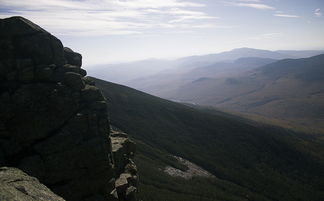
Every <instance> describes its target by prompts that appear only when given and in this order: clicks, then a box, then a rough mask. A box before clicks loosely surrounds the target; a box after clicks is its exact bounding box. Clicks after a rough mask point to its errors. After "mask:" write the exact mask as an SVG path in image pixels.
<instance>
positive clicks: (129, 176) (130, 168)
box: [110, 128, 138, 201]
mask: <svg viewBox="0 0 324 201" xmlns="http://www.w3.org/2000/svg"><path fill="white" fill-rule="evenodd" d="M110 139H111V144H112V153H113V157H114V161H115V169H116V170H115V171H116V173H117V175H119V177H118V178H117V179H116V182H115V186H116V190H117V194H118V197H119V199H121V200H126V201H133V200H136V196H135V194H136V192H137V186H138V176H137V167H136V165H135V163H134V161H133V160H132V158H133V156H134V153H135V151H136V147H135V143H134V142H133V141H132V140H130V139H129V138H128V136H127V134H126V133H124V132H122V131H120V130H117V129H115V128H114V129H112V130H111V135H110Z"/></svg>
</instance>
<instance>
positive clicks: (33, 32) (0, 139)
mask: <svg viewBox="0 0 324 201" xmlns="http://www.w3.org/2000/svg"><path fill="white" fill-rule="evenodd" d="M0 37H1V38H0V101H1V104H0V120H1V121H0V166H15V167H19V168H20V169H21V170H23V171H25V172H26V173H28V174H29V175H31V176H34V177H37V178H38V179H39V180H40V181H41V182H42V183H44V184H45V185H47V186H48V187H49V188H50V189H51V190H53V191H54V192H55V193H56V194H58V195H60V196H62V197H63V198H64V199H66V200H69V201H91V200H96V201H100V200H103V201H108V200H115V199H117V198H118V199H119V200H120V201H122V200H123V201H124V200H128V198H126V197H127V195H128V194H129V195H130V194H131V192H133V190H132V191H130V190H128V191H127V189H133V188H130V187H132V186H133V187H134V188H136V187H137V183H138V182H137V181H138V179H137V169H136V165H135V164H134V163H133V161H132V159H131V158H132V157H133V154H134V152H135V144H134V143H133V142H132V141H131V140H129V139H128V138H127V135H126V134H124V133H120V134H118V135H117V134H116V135H115V137H113V138H110V137H109V133H110V127H109V121H108V117H107V104H106V99H105V97H104V96H103V94H102V92H101V91H100V90H99V89H98V88H97V87H95V83H94V82H93V81H92V80H91V79H90V78H88V77H84V76H85V75H86V71H85V70H83V69H81V68H80V67H81V63H82V62H81V59H82V57H81V55H80V54H79V53H76V52H73V51H72V50H71V49H69V48H63V45H62V43H61V42H60V40H58V39H57V38H55V37H54V36H53V35H51V34H50V33H48V32H46V31H45V30H43V29H42V28H40V27H39V26H37V25H35V24H33V23H32V22H30V21H28V20H27V19H24V18H22V17H12V18H7V19H0ZM112 139H113V141H114V144H113V148H112V144H111V141H112ZM112 151H114V156H113V154H112ZM126 176H127V177H126ZM122 178H126V180H125V179H122ZM123 182H125V184H126V186H125V188H124V187H123V185H124V184H122V183H123ZM36 186H37V185H36ZM0 188H1V186H0ZM6 188H7V187H6ZM40 190H41V189H40ZM117 192H118V193H117ZM127 192H128V194H127ZM35 193H36V192H35ZM39 193H41V192H39ZM119 194H120V195H122V197H118V195H119ZM0 196H1V195H0ZM128 197H129V196H128ZM131 197H133V196H131ZM6 199H7V198H6ZM24 199H25V198H24ZM24 199H22V200H24ZM33 199H34V198H33ZM33 199H30V200H33ZM129 199H131V198H130V197H129ZM132 199H133V198H132ZM0 200H3V199H1V197H0ZM4 200H5V199H4ZM27 200H28V199H27ZM35 200H37V199H36V198H35ZM45 200H47V199H45ZM48 200H50V199H48Z"/></svg>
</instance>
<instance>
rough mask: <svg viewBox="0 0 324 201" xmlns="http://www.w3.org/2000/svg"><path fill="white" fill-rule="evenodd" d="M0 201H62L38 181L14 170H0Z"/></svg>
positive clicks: (62, 200) (4, 168)
mask: <svg viewBox="0 0 324 201" xmlns="http://www.w3.org/2000/svg"><path fill="white" fill-rule="evenodd" d="M0 200H1V201H37V200H46V201H64V199H63V198H61V197H59V196H57V195H55V194H54V193H53V192H52V191H51V190H49V189H48V188H47V187H46V186H44V185H43V184H41V183H39V181H38V180H37V179H36V178H34V177H30V176H28V175H27V174H26V173H24V172H22V171H21V170H18V169H16V168H6V167H2V168H0Z"/></svg>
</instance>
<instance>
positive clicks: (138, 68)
mask: <svg viewBox="0 0 324 201" xmlns="http://www.w3.org/2000/svg"><path fill="white" fill-rule="evenodd" d="M323 53H324V51H317V50H302V51H291V50H281V51H269V50H259V49H252V48H239V49H234V50H231V51H227V52H221V53H217V54H208V55H198V56H189V57H183V58H180V59H176V60H161V59H149V60H143V61H136V62H129V63H119V64H101V65H95V66H88V67H87V68H86V69H87V71H88V74H89V75H91V76H95V77H98V78H101V79H104V80H108V81H112V82H117V83H121V84H127V85H129V86H132V85H131V84H130V83H131V81H132V80H136V79H139V78H143V77H147V76H151V75H156V74H157V73H161V72H164V73H167V72H169V71H170V70H171V71H173V73H181V72H183V71H184V70H189V69H192V68H197V67H202V66H207V65H212V64H214V63H216V62H231V61H234V60H236V59H239V58H242V57H260V58H270V59H276V60H279V59H285V58H304V57H310V56H315V55H318V54H323Z"/></svg>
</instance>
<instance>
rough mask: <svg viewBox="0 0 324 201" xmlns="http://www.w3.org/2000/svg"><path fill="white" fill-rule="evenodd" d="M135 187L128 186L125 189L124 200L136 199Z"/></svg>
mask: <svg viewBox="0 0 324 201" xmlns="http://www.w3.org/2000/svg"><path fill="white" fill-rule="evenodd" d="M136 193H137V188H135V187H134V186H130V187H128V188H127V190H126V200H127V201H136Z"/></svg>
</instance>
